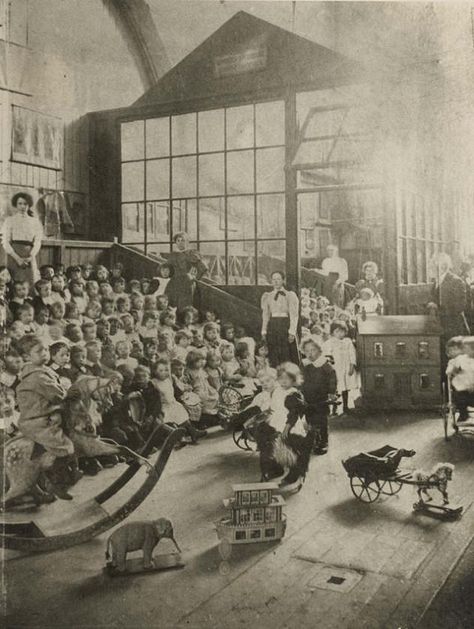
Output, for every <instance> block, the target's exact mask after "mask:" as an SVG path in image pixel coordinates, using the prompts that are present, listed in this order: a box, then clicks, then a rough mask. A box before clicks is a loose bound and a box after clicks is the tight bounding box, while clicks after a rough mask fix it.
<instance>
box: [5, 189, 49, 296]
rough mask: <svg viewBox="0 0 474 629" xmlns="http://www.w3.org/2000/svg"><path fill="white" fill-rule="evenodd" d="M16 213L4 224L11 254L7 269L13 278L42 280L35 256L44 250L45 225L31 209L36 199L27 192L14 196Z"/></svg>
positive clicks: (7, 245)
mask: <svg viewBox="0 0 474 629" xmlns="http://www.w3.org/2000/svg"><path fill="white" fill-rule="evenodd" d="M12 205H13V207H14V208H15V209H16V213H15V214H13V215H12V216H8V217H7V218H6V219H5V221H4V223H3V227H2V232H3V238H2V244H3V248H4V250H5V252H6V253H7V255H8V263H7V264H8V268H9V270H10V273H11V275H12V277H13V280H14V281H27V282H29V284H30V286H33V284H34V283H35V282H36V281H37V280H39V277H40V275H39V271H38V263H37V261H36V256H37V255H38V253H39V250H40V249H41V242H42V239H43V227H42V225H41V223H40V221H39V219H38V218H36V216H35V215H34V213H33V211H32V209H31V208H32V206H33V199H32V198H31V196H30V195H29V194H27V193H26V192H18V194H15V195H14V197H13V198H12Z"/></svg>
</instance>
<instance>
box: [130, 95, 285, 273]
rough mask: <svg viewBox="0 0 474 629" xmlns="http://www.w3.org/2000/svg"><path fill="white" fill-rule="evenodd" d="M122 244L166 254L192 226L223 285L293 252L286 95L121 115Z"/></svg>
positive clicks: (198, 245) (267, 268) (196, 241)
mask: <svg viewBox="0 0 474 629" xmlns="http://www.w3.org/2000/svg"><path fill="white" fill-rule="evenodd" d="M121 127H122V133H121V139H122V143H121V159H122V242H123V243H124V244H129V245H132V246H134V247H136V248H138V249H140V250H142V251H145V252H146V253H148V254H153V253H155V254H158V253H159V254H166V253H167V252H169V251H170V250H171V248H172V242H173V235H174V234H176V233H177V232H179V231H186V232H187V233H188V234H189V237H190V240H191V242H192V244H193V246H195V247H196V248H197V249H199V250H200V252H201V254H202V256H203V257H204V259H205V261H206V263H207V266H208V268H209V276H210V277H211V279H213V280H214V281H216V282H218V283H220V284H255V283H259V284H267V283H269V272H270V270H271V269H273V268H275V263H277V262H278V264H279V265H281V263H282V262H283V263H284V259H285V120H284V103H283V101H277V102H267V103H256V104H249V105H243V106H238V107H227V108H222V109H214V110H210V111H200V112H194V113H187V114H181V115H176V116H165V117H160V118H148V119H145V120H134V121H132V122H123V123H122V125H121Z"/></svg>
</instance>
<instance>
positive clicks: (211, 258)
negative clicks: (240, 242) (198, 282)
mask: <svg viewBox="0 0 474 629" xmlns="http://www.w3.org/2000/svg"><path fill="white" fill-rule="evenodd" d="M199 251H200V252H201V256H202V259H203V262H204V264H205V265H206V266H207V268H208V273H207V277H208V278H209V279H211V280H212V281H213V282H215V283H216V284H221V285H222V284H225V283H226V278H225V244H224V243H223V242H201V244H200V245H199Z"/></svg>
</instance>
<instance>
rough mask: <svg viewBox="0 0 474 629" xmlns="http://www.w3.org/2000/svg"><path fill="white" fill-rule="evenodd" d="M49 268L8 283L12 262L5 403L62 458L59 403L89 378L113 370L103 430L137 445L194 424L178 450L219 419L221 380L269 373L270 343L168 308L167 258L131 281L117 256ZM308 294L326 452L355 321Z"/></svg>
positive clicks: (7, 413)
mask: <svg viewBox="0 0 474 629" xmlns="http://www.w3.org/2000/svg"><path fill="white" fill-rule="evenodd" d="M40 271H41V279H40V280H39V281H38V282H36V284H35V285H34V286H29V285H28V284H27V282H18V281H16V282H15V281H11V278H10V276H9V273H8V270H7V269H5V268H2V269H0V298H1V299H2V303H3V305H4V310H3V316H4V318H5V319H6V323H7V325H6V326H5V327H4V331H3V335H2V337H1V343H2V349H3V352H2V354H3V357H4V358H3V364H2V365H1V369H0V394H1V395H0V401H1V407H2V408H1V409H0V410H1V412H2V417H3V420H4V422H6V424H7V425H6V426H5V429H6V432H7V434H10V435H11V434H15V431H16V430H17V429H19V428H20V429H21V431H22V432H24V433H25V434H28V435H30V436H31V438H32V439H33V440H34V441H36V442H38V443H40V444H43V445H44V447H46V448H49V449H51V450H52V451H54V452H55V453H56V454H57V456H58V458H59V459H60V463H61V461H62V463H63V464H64V462H65V461H66V460H68V457H69V456H70V454H71V453H70V450H71V448H70V443H68V439H67V437H65V435H63V434H62V433H61V431H60V430H59V429H58V425H59V424H58V422H60V420H61V418H60V415H59V414H58V408H59V406H60V401H61V399H63V398H64V396H65V395H66V393H67V391H68V390H69V388H70V387H71V386H73V385H74V384H75V383H76V382H78V380H79V381H80V379H81V378H82V377H83V376H88V375H89V376H95V377H104V378H111V379H113V381H114V382H115V384H116V389H117V391H116V395H114V396H113V403H114V405H113V407H112V409H110V410H109V411H107V412H105V413H104V414H103V418H102V425H101V426H100V428H99V433H100V434H101V435H102V436H104V437H108V438H110V439H113V440H114V441H116V442H117V443H119V444H121V445H124V446H127V447H129V448H131V449H133V450H140V448H142V447H143V445H144V444H145V442H146V441H147V440H148V439H149V438H150V436H151V435H152V434H154V429H155V428H156V427H157V426H166V425H168V424H171V425H179V426H181V427H183V428H184V429H185V433H186V437H184V439H183V440H182V442H181V443H180V444H178V447H182V446H183V445H186V444H196V443H198V440H199V439H201V438H203V437H205V436H206V434H207V432H206V428H208V427H209V426H213V425H216V424H218V423H219V390H220V389H221V387H222V386H223V385H226V384H227V385H231V386H233V387H235V388H237V389H238V390H239V391H240V393H241V395H242V396H243V397H244V398H247V399H252V398H254V397H255V395H256V393H257V392H258V390H260V388H261V386H262V377H264V376H265V374H266V375H268V374H269V373H272V370H270V365H269V360H268V347H267V346H266V344H265V342H256V341H255V339H253V338H252V337H250V336H248V335H247V334H246V333H245V330H244V329H242V328H239V327H238V326H234V325H233V324H232V323H227V322H222V323H221V322H220V321H219V318H218V314H217V313H216V312H214V311H213V310H211V309H209V310H207V311H205V312H203V313H201V316H199V313H198V312H197V310H196V309H195V308H194V307H192V306H189V307H186V308H184V309H183V310H182V311H180V312H176V310H175V309H174V308H173V307H171V306H170V304H169V300H168V295H167V294H166V285H167V279H168V278H169V276H170V273H171V269H170V267H169V265H167V264H166V263H165V264H163V265H161V268H160V270H159V277H158V278H154V279H151V280H150V279H141V280H139V279H132V280H129V281H126V280H125V278H124V276H123V267H122V265H120V264H116V265H114V266H113V268H112V269H111V270H108V269H107V268H106V267H104V266H101V265H99V266H96V267H95V268H94V267H93V266H91V265H84V266H82V267H79V266H73V267H70V268H68V269H65V268H64V267H63V266H61V265H60V266H58V267H53V266H50V265H46V266H43V267H42V268H41V270H40ZM305 297H306V295H305ZM308 297H309V298H310V304H309V307H307V306H308V305H307V304H305V303H303V301H304V300H302V342H301V345H300V349H301V350H302V352H303V354H305V355H306V360H305V363H306V364H305V366H304V374H303V375H304V383H306V384H303V385H302V387H303V388H302V391H303V393H304V395H305V397H307V402H308V405H309V406H308V408H309V409H310V410H309V411H308V416H307V421H308V425H310V426H316V427H317V432H318V434H319V435H320V438H319V442H318V448H317V449H318V451H319V452H322V453H324V452H325V451H326V449H327V413H326V410H325V409H326V408H327V407H326V405H325V403H324V402H323V398H324V399H330V401H331V403H332V402H334V395H335V394H336V391H337V392H339V393H341V394H342V401H343V411H344V412H347V411H348V394H349V391H350V390H351V389H354V388H356V387H357V386H358V382H357V374H356V357H355V350H354V344H353V340H352V338H353V335H354V328H353V317H352V316H351V315H350V314H349V313H347V312H344V311H341V312H337V311H336V309H335V308H333V307H331V306H330V305H329V303H328V302H327V300H325V298H324V297H318V298H316V299H313V298H311V297H310V296H309V295H308ZM327 356H329V357H330V363H331V364H332V365H333V367H334V369H333V368H332V367H330V366H329V362H328V359H327ZM332 374H335V376H334V378H333V375H332ZM38 377H40V379H41V378H44V379H45V380H48V381H50V385H51V386H50V388H49V389H48V390H49V391H50V392H51V397H50V398H48V400H49V401H47V403H46V406H45V408H41V409H38V408H35V405H36V404H37V400H36V398H37V397H39V396H37V395H36V396H35V391H34V386H36V384H34V386H30V385H31V383H32V382H36V379H37V378H38ZM275 379H276V376H275ZM308 382H309V383H310V384H307V383H308ZM314 382H317V383H318V384H316V385H315V384H314ZM138 394H139V395H138ZM328 396H329V397H328ZM138 398H139V399H140V400H142V401H143V405H144V408H142V409H141V410H140V412H139V413H138V412H136V408H135V406H134V404H135V401H136V400H137V399H138ZM46 399H47V398H44V399H43V402H45V400H46ZM334 408H336V407H335V406H334ZM32 409H35V410H34V412H33V411H32ZM36 411H38V413H36ZM31 413H33V415H34V417H35V420H34V421H33V420H32V417H31ZM102 463H104V462H102ZM100 467H101V462H100V461H95V462H92V463H91V462H90V461H89V462H87V461H86V462H84V463H83V471H85V472H86V473H92V474H93V473H97V471H98V469H100ZM58 469H59V472H58V470H57V469H56V468H55V469H54V472H55V473H56V476H54V475H53V477H52V478H53V480H52V481H51V482H52V483H53V485H54V484H55V480H54V478H56V480H57V474H59V475H61V473H62V472H61V466H60V465H59V468H58ZM56 484H57V483H56ZM60 493H61V492H57V495H59V494H60Z"/></svg>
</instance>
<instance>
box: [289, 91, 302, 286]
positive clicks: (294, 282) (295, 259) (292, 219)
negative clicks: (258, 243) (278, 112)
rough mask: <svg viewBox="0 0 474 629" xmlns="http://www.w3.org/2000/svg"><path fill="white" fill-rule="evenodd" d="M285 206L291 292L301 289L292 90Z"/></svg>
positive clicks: (296, 129)
mask: <svg viewBox="0 0 474 629" xmlns="http://www.w3.org/2000/svg"><path fill="white" fill-rule="evenodd" d="M285 140H286V149H285V152H286V155H285V162H286V163H285V191H286V192H285V205H286V214H285V216H286V219H285V220H286V277H287V285H288V288H290V289H291V290H295V291H297V292H298V293H299V289H300V254H299V245H298V241H299V233H298V232H299V228H298V198H297V193H296V184H297V172H296V170H295V169H294V168H293V166H292V161H293V159H294V156H295V151H296V147H297V143H298V123H297V117H296V91H295V90H293V89H290V90H289V91H288V93H287V95H286V98H285Z"/></svg>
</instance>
